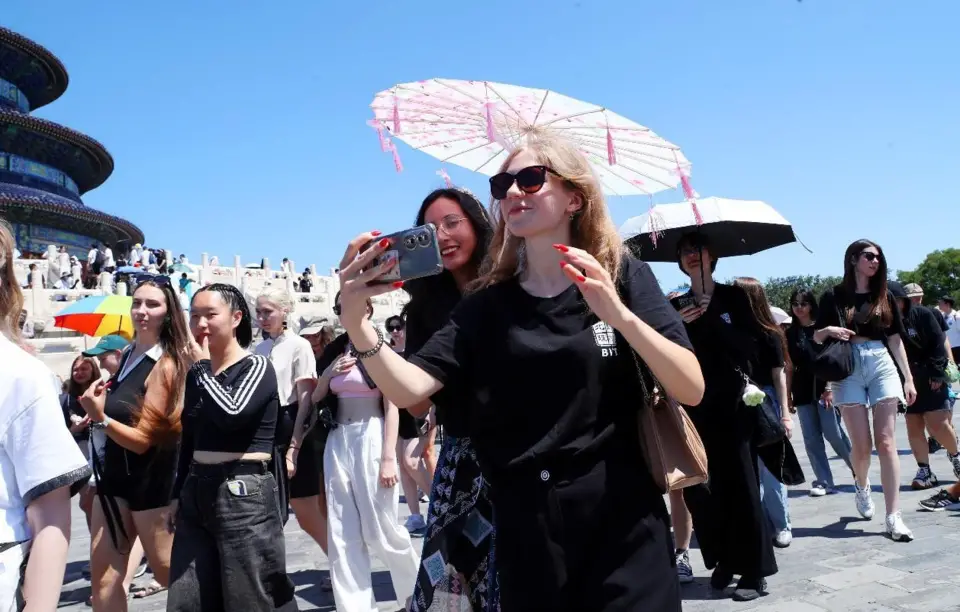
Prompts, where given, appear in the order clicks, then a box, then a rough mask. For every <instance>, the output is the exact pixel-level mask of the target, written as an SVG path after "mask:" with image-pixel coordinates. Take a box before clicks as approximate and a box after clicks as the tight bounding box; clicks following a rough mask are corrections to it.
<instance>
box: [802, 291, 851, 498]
mask: <svg viewBox="0 0 960 612" xmlns="http://www.w3.org/2000/svg"><path fill="white" fill-rule="evenodd" d="M818 308H819V307H818V305H817V299H816V296H815V295H814V294H813V292H812V291H810V290H809V289H806V288H802V289H796V290H794V292H793V293H792V294H791V295H790V310H791V312H792V313H793V320H792V321H791V322H790V326H789V327H788V328H787V346H788V348H789V352H790V364H791V366H792V367H793V376H792V377H791V383H790V399H791V405H792V406H793V407H794V408H795V409H796V411H797V417H798V418H799V419H800V429H801V431H802V432H803V446H804V448H805V449H806V450H807V458H808V459H809V460H810V466H811V467H812V468H813V474H814V481H813V482H812V483H811V484H810V497H822V496H824V495H833V494H834V493H836V492H837V488H836V482H835V481H834V479H833V470H832V469H831V468H830V461H829V460H828V459H827V450H826V447H825V446H824V444H823V441H824V439H826V441H827V442H829V443H830V447H831V448H832V449H833V452H835V453H836V454H837V456H838V457H840V459H842V460H843V462H844V463H846V464H847V467H848V468H849V469H850V473H851V474H852V473H853V464H852V463H851V462H850V449H851V445H850V439H849V438H848V437H847V434H846V432H845V431H844V430H843V426H842V425H841V424H840V420H839V415H838V414H837V410H836V408H834V406H833V392H832V391H830V389H829V388H828V386H827V383H826V381H824V380H821V379H818V378H817V377H816V376H815V375H814V373H813V360H814V358H815V357H816V354H817V349H818V347H817V346H816V345H815V344H814V342H813V334H814V332H815V331H816V326H815V323H816V320H817V316H818V315H819V310H818Z"/></svg>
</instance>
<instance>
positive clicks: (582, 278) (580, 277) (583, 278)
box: [577, 274, 587, 283]
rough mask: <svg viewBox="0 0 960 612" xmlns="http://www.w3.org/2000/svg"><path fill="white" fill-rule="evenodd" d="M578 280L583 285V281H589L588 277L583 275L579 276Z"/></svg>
mask: <svg viewBox="0 0 960 612" xmlns="http://www.w3.org/2000/svg"><path fill="white" fill-rule="evenodd" d="M577 280H578V281H580V282H581V283H582V282H583V281H585V280H587V277H586V276H584V275H582V274H577Z"/></svg>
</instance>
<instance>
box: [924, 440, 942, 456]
mask: <svg viewBox="0 0 960 612" xmlns="http://www.w3.org/2000/svg"><path fill="white" fill-rule="evenodd" d="M927 446H928V447H929V450H930V454H931V455H932V454H934V453H936V452H937V451H938V450H941V449H942V448H943V446H942V445H941V444H940V443H939V442H937V441H936V440H935V439H934V438H933V436H931V437H929V438H927Z"/></svg>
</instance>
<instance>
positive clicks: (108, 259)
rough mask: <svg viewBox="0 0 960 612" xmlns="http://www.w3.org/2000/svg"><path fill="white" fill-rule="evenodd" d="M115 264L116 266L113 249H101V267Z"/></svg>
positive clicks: (113, 266)
mask: <svg viewBox="0 0 960 612" xmlns="http://www.w3.org/2000/svg"><path fill="white" fill-rule="evenodd" d="M116 266H117V262H116V260H115V259H114V258H113V251H112V250H110V248H106V249H103V267H104V268H115V267H116Z"/></svg>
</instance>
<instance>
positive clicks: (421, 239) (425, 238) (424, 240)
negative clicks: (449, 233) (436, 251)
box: [417, 232, 430, 247]
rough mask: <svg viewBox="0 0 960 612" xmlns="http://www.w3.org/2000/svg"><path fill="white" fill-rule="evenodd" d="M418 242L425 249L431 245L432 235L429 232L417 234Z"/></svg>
mask: <svg viewBox="0 0 960 612" xmlns="http://www.w3.org/2000/svg"><path fill="white" fill-rule="evenodd" d="M417 242H418V243H420V246H422V247H425V246H427V245H429V244H430V234H428V233H427V232H420V233H419V234H417Z"/></svg>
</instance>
